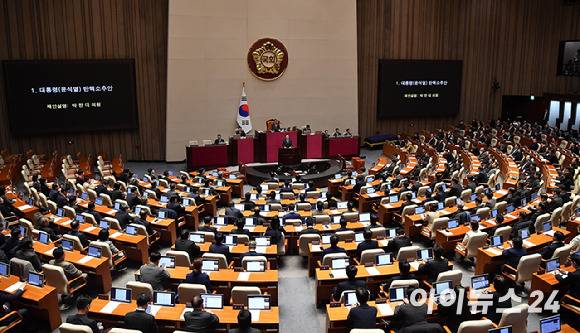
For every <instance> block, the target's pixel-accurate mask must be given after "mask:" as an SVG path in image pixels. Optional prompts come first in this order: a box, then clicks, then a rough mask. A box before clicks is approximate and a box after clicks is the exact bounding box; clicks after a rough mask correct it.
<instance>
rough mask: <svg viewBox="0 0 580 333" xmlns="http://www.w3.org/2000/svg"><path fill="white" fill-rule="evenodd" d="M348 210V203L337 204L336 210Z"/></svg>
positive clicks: (340, 202)
mask: <svg viewBox="0 0 580 333" xmlns="http://www.w3.org/2000/svg"><path fill="white" fill-rule="evenodd" d="M347 208H348V202H346V201H339V202H337V203H336V209H347Z"/></svg>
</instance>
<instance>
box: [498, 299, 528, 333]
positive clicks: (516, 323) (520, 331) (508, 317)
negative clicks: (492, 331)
mask: <svg viewBox="0 0 580 333" xmlns="http://www.w3.org/2000/svg"><path fill="white" fill-rule="evenodd" d="M528 308H529V306H528V305H527V304H526V303H523V304H520V305H517V306H514V307H512V308H509V309H504V310H503V313H502V314H501V320H500V321H499V324H498V326H499V327H504V326H509V325H511V326H512V333H527V331H528V330H527V328H528V325H527V324H528Z"/></svg>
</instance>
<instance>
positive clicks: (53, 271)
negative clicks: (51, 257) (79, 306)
mask: <svg viewBox="0 0 580 333" xmlns="http://www.w3.org/2000/svg"><path fill="white" fill-rule="evenodd" d="M42 271H43V272H44V277H46V284H47V285H49V286H52V287H54V288H55V289H56V292H57V293H59V294H61V295H68V294H69V290H68V286H67V284H68V279H67V278H66V275H64V270H63V269H62V267H60V266H55V265H49V264H44V265H43V266H42Z"/></svg>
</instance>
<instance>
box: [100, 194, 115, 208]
mask: <svg viewBox="0 0 580 333" xmlns="http://www.w3.org/2000/svg"><path fill="white" fill-rule="evenodd" d="M99 198H102V199H103V206H107V207H109V208H111V207H113V202H112V201H111V197H110V196H109V195H108V194H105V193H101V194H99Z"/></svg>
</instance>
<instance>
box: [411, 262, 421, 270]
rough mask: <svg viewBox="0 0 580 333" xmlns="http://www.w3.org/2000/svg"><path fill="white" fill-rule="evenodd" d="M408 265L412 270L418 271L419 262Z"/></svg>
mask: <svg viewBox="0 0 580 333" xmlns="http://www.w3.org/2000/svg"><path fill="white" fill-rule="evenodd" d="M409 265H411V267H413V268H414V269H419V262H418V261H412V262H410V263H409Z"/></svg>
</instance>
